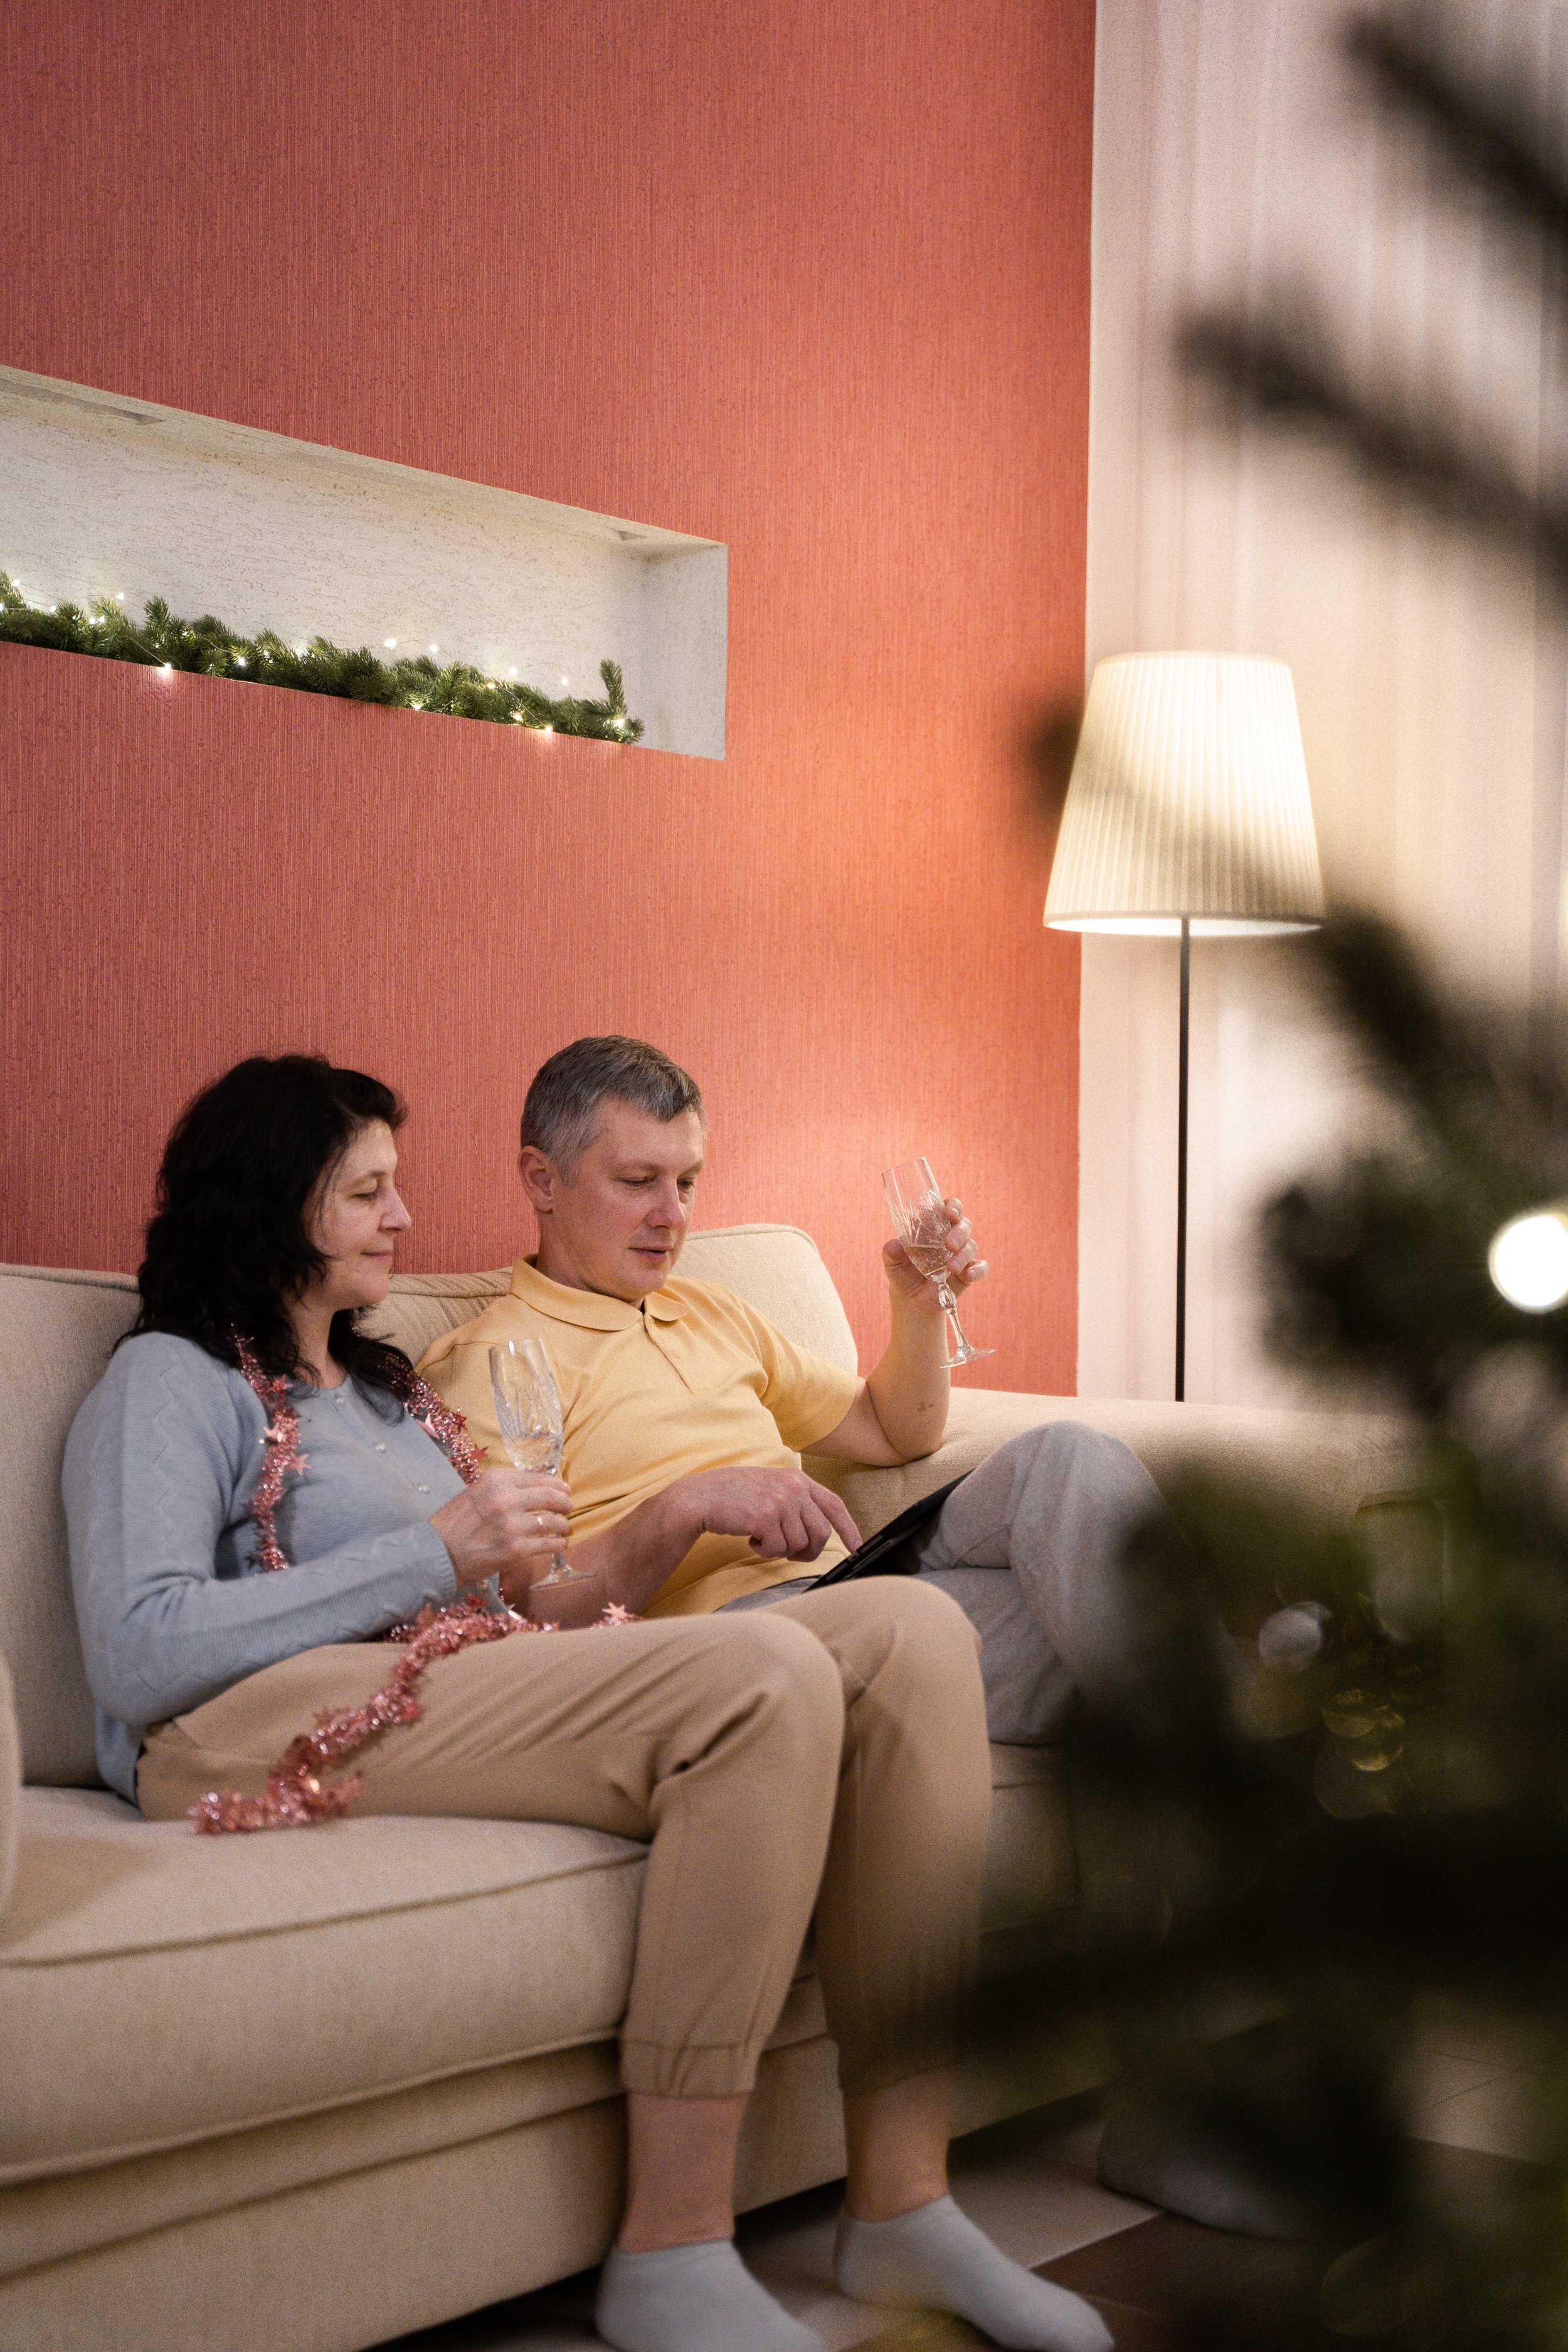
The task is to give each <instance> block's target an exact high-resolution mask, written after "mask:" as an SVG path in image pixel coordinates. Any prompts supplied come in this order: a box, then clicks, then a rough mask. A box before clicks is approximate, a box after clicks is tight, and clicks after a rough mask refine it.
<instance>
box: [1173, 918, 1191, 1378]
mask: <svg viewBox="0 0 1568 2352" xmlns="http://www.w3.org/2000/svg"><path fill="white" fill-rule="evenodd" d="M1192 979H1193V926H1192V919H1191V917H1190V916H1187V915H1184V916H1183V917H1182V1014H1181V1065H1180V1070H1179V1073H1178V1076H1177V1079H1176V1402H1177V1403H1178V1404H1181V1403H1182V1402H1184V1399H1185V1397H1186V1393H1187V1041H1188V1037H1189V1034H1190V1032H1191V1026H1192V1023H1191V1014H1192V993H1193V989H1192Z"/></svg>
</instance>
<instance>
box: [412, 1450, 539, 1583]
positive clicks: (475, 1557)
mask: <svg viewBox="0 0 1568 2352" xmlns="http://www.w3.org/2000/svg"><path fill="white" fill-rule="evenodd" d="M430 1525H431V1526H432V1527H433V1528H435V1530H436V1533H437V1535H438V1536H439V1537H440V1538H441V1540H442V1542H443V1543H444V1544H445V1545H446V1547H447V1551H448V1552H449V1553H450V1554H451V1558H452V1566H453V1567H454V1569H455V1570H457V1574H458V1590H459V1591H461V1589H462V1588H463V1587H464V1586H465V1585H469V1584H483V1583H485V1582H486V1581H487V1580H489V1578H490V1577H492V1576H493V1577H495V1578H497V1579H498V1580H499V1581H500V1590H501V1594H502V1597H503V1598H504V1599H505V1600H506V1601H508V1603H509V1604H510V1606H511V1607H512V1608H513V1609H517V1610H520V1611H526V1610H527V1608H528V1595H529V1591H530V1588H531V1586H532V1585H534V1584H535V1583H537V1582H538V1581H539V1580H540V1579H541V1578H542V1577H545V1576H548V1575H549V1573H550V1568H551V1563H552V1561H553V1559H555V1557H556V1555H557V1553H558V1552H559V1551H560V1549H561V1547H562V1545H563V1543H564V1542H565V1540H566V1538H567V1536H568V1534H569V1533H570V1531H571V1526H572V1490H571V1488H570V1487H569V1486H567V1485H566V1484H565V1482H564V1480H563V1479H560V1478H552V1477H550V1476H548V1475H542V1474H540V1473H538V1472H531V1471H523V1470H482V1471H481V1472H480V1473H479V1476H478V1477H477V1478H476V1479H475V1481H474V1483H473V1485H472V1486H465V1487H464V1489H463V1491H462V1493H461V1494H460V1495H454V1496H453V1497H452V1500H451V1501H450V1502H449V1503H443V1504H442V1506H441V1508H440V1509H439V1510H438V1511H437V1512H435V1513H434V1514H433V1515H432V1517H431V1520H430Z"/></svg>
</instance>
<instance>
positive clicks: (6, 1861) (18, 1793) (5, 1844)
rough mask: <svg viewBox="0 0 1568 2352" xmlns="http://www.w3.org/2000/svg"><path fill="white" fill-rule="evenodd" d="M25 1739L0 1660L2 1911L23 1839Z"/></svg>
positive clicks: (12, 1879)
mask: <svg viewBox="0 0 1568 2352" xmlns="http://www.w3.org/2000/svg"><path fill="white" fill-rule="evenodd" d="M21 1812H22V1736H21V1733H20V1732H19V1730H18V1729H17V1727H16V1706H14V1704H13V1702H12V1695H11V1676H10V1673H9V1671H8V1669H7V1667H6V1664H5V1659H4V1657H0V1912H3V1911H4V1910H5V1906H6V1903H7V1902H8V1901H9V1899H10V1895H11V1888H12V1885H13V1884H14V1882H15V1880H16V1848H17V1844H18V1843H19V1842H20V1838H21Z"/></svg>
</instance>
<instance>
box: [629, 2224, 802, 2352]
mask: <svg viewBox="0 0 1568 2352" xmlns="http://www.w3.org/2000/svg"><path fill="white" fill-rule="evenodd" d="M594 2324H595V2326H596V2327H597V2328H598V2331H599V2333H600V2335H601V2336H603V2337H604V2339H605V2343H606V2344H613V2345H615V2347H616V2352H741V2347H742V2346H744V2347H745V2352H827V2347H826V2344H825V2343H824V2342H823V2340H822V2338H821V2336H818V2335H817V2334H816V2330H815V2329H814V2328H810V2327H803V2326H801V2324H800V2322H799V2320H798V2319H792V2318H791V2317H790V2315H789V2314H788V2312H787V2311H785V2310H784V2306H783V2305H782V2304H777V2303H775V2302H774V2301H773V2296H772V2295H771V2294H769V2293H768V2292H767V2289H766V2288H765V2287H761V2286H759V2285H758V2284H757V2282H756V2280H755V2279H754V2278H753V2277H752V2274H751V2273H750V2271H749V2270H747V2268H746V2266H745V2264H744V2263H742V2260H741V2257H740V2255H739V2254H738V2253H737V2252H735V2249H734V2247H733V2246H732V2245H731V2242H730V2241H729V2239H728V2238H710V2239H709V2240H708V2241H707V2242H706V2243H704V2244H702V2245H700V2246H661V2247H660V2248H659V2249H658V2252H656V2253H651V2254H623V2253H621V2252H619V2251H618V2249H617V2250H616V2251H614V2252H611V2253H610V2254H609V2256H608V2257H607V2258H606V2260H605V2267H604V2269H603V2270H602V2271H601V2272H600V2273H599V2299H598V2301H597V2303H596V2304H595V2307H594Z"/></svg>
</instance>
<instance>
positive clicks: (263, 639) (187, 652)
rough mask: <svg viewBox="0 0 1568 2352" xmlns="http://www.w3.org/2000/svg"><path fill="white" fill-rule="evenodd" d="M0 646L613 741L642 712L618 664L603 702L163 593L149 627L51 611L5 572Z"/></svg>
mask: <svg viewBox="0 0 1568 2352" xmlns="http://www.w3.org/2000/svg"><path fill="white" fill-rule="evenodd" d="M0 644H4V645H13V646H49V647H51V648H53V649H54V650H55V651H56V652H58V653H70V654H96V655H97V656H100V658H101V659H103V660H107V661H127V662H137V663H140V664H141V666H142V667H143V668H144V669H169V670H197V671H200V672H201V673H202V674H203V676H205V677H232V678H237V679H240V680H241V681H243V682H245V683H247V684H249V685H253V686H288V687H292V688H294V689H295V691H296V692H298V693H301V694H335V695H338V696H340V697H341V698H342V699H343V700H345V701H348V702H379V703H383V704H385V705H386V706H387V707H388V708H389V709H398V710H435V711H439V712H441V713H443V714H444V715H445V716H446V717H447V718H449V719H500V720H510V721H512V722H513V723H514V724H517V725H520V726H523V727H531V728H533V729H534V730H535V731H536V732H538V733H540V734H551V733H554V734H556V735H591V736H594V737H596V738H597V739H598V740H600V741H601V742H605V743H635V742H636V741H637V739H638V737H639V736H640V735H641V733H642V731H643V723H642V720H641V719H634V718H633V717H632V716H631V714H630V712H629V711H628V710H627V709H626V688H625V686H624V684H623V682H622V678H621V672H620V666H619V664H618V663H616V662H613V661H604V662H601V663H600V664H599V676H600V677H602V678H603V680H604V682H605V695H604V699H603V700H602V701H592V700H588V699H585V698H582V697H579V696H577V695H562V696H560V697H559V698H555V697H552V696H551V695H548V694H542V693H541V691H540V689H539V688H537V687H535V686H519V685H515V684H513V683H512V682H511V681H510V680H508V679H501V678H493V677H486V676H485V674H484V672H483V671H482V670H478V669H475V668H474V667H472V665H471V664H470V663H468V662H459V661H453V662H447V663H445V664H444V665H441V664H437V663H436V662H435V661H433V660H432V659H430V657H429V656H427V655H424V654H421V655H419V656H416V657H413V658H409V659H405V660H402V661H395V662H385V661H383V660H381V659H380V658H379V656H377V655H375V654H373V653H372V652H371V650H370V648H369V646H359V647H357V649H356V650H355V651H353V653H345V652H344V650H343V648H342V646H334V645H332V644H331V643H330V642H329V641H328V639H327V638H325V637H312V638H311V639H310V644H309V645H307V646H291V645H289V644H288V643H287V642H286V641H285V640H284V639H283V638H282V637H280V636H279V635H278V634H277V632H276V631H275V630H272V629H263V630H261V631H260V632H259V633H258V635H256V636H254V637H246V636H241V635H239V634H238V632H237V630H234V629H231V628H228V627H227V626H226V625H225V624H224V623H223V622H222V621H219V620H217V619H216V618H215V617H214V615H213V614H211V613H204V614H203V615H202V617H201V619H200V620H199V621H182V620H181V619H180V618H179V617H178V615H177V614H174V613H171V612H170V610H169V607H168V605H167V604H165V603H164V601H163V597H161V596H153V597H151V598H149V600H148V604H147V609H146V611H145V613H144V614H143V615H142V620H141V622H140V624H139V625H138V624H135V623H133V622H132V620H131V618H130V615H129V614H127V613H126V611H125V609H124V607H123V606H122V605H121V604H119V603H117V602H115V601H113V600H111V599H109V598H107V597H106V598H101V599H100V601H99V602H98V603H97V604H94V605H93V607H92V610H91V611H90V612H89V613H88V612H84V611H83V610H82V608H81V606H80V605H79V604H56V605H55V606H53V607H52V609H45V608H44V607H42V606H40V605H37V604H28V602H27V600H26V597H25V596H24V595H23V593H22V591H21V590H20V589H19V588H18V587H17V586H16V582H15V581H13V580H11V579H8V578H7V576H6V575H5V572H0Z"/></svg>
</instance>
